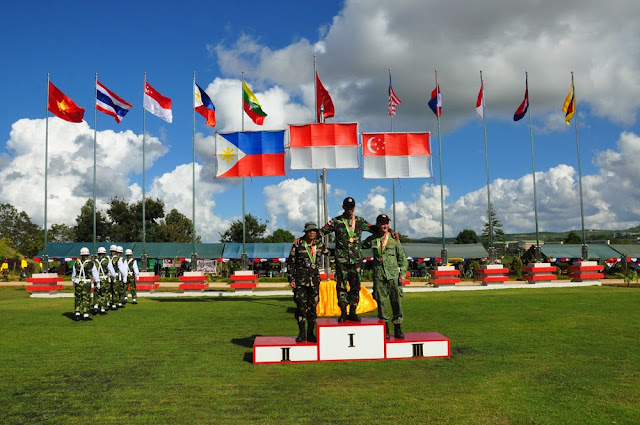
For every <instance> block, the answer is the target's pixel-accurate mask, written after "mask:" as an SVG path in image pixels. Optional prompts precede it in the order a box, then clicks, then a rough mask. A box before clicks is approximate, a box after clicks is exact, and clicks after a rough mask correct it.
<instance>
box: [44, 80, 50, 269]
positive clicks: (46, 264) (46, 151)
mask: <svg viewBox="0 0 640 425" xmlns="http://www.w3.org/2000/svg"><path fill="white" fill-rule="evenodd" d="M49 84H51V83H50V82H49V73H48V72H47V107H46V108H45V114H46V115H45V117H46V118H45V124H44V127H45V132H44V256H43V257H42V271H43V272H44V273H49V256H48V255H47V173H48V165H49Z"/></svg>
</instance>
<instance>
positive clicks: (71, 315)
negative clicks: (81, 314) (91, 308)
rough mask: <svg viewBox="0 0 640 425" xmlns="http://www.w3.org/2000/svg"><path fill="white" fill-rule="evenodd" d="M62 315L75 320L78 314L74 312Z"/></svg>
mask: <svg viewBox="0 0 640 425" xmlns="http://www.w3.org/2000/svg"><path fill="white" fill-rule="evenodd" d="M62 315H63V316H64V317H66V318H67V319H69V320H74V318H75V316H76V314H75V313H74V312H66V313H62Z"/></svg>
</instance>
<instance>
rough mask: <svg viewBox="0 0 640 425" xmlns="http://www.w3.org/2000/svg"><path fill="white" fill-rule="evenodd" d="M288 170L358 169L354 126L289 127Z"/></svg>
mask: <svg viewBox="0 0 640 425" xmlns="http://www.w3.org/2000/svg"><path fill="white" fill-rule="evenodd" d="M289 147H290V149H289V152H290V154H291V169H292V170H318V169H321V168H358V167H359V165H358V124H357V123H332V124H326V123H325V124H305V125H289Z"/></svg>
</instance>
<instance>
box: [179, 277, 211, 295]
mask: <svg viewBox="0 0 640 425" xmlns="http://www.w3.org/2000/svg"><path fill="white" fill-rule="evenodd" d="M207 279H208V277H207V275H206V274H205V273H204V272H184V274H183V275H182V276H180V277H179V278H178V280H180V282H183V283H181V284H180V285H179V286H178V287H179V288H180V289H182V290H183V291H184V292H204V290H205V289H207V288H208V287H209V283H208V282H207Z"/></svg>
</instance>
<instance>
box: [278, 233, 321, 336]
mask: <svg viewBox="0 0 640 425" xmlns="http://www.w3.org/2000/svg"><path fill="white" fill-rule="evenodd" d="M304 233H305V235H304V237H303V238H301V239H300V240H299V243H294V244H293V245H292V246H291V251H290V252H289V259H288V260H287V277H288V279H289V285H290V286H291V288H293V299H294V301H295V302H296V320H297V321H298V331H299V332H298V336H297V337H296V342H302V341H305V340H306V341H309V342H316V341H317V339H316V336H315V335H314V333H313V332H314V329H315V326H316V318H317V314H316V308H317V306H318V298H319V292H320V271H319V270H318V261H317V260H318V259H319V258H320V256H321V255H326V254H328V251H327V249H326V248H325V245H324V244H323V243H322V240H321V239H320V238H318V237H317V236H318V226H317V225H316V223H314V222H308V223H306V224H305V225H304ZM305 320H306V321H307V331H306V334H305V329H304V321H305Z"/></svg>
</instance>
